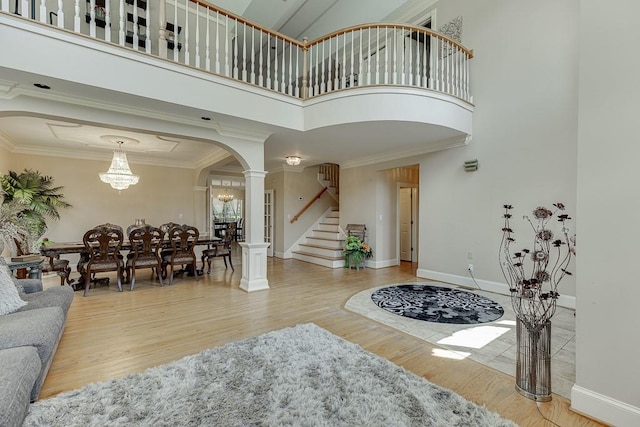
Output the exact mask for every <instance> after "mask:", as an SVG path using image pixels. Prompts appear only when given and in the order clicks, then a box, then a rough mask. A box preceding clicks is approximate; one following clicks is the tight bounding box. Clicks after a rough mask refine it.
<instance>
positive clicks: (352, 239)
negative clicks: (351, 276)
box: [343, 236, 373, 269]
mask: <svg viewBox="0 0 640 427" xmlns="http://www.w3.org/2000/svg"><path fill="white" fill-rule="evenodd" d="M343 251H344V267H345V268H355V269H360V267H363V268H364V261H365V259H368V258H371V257H372V256H373V249H371V246H369V245H368V244H366V243H364V242H363V241H362V240H360V238H359V237H357V236H349V237H347V241H346V242H345V244H344V247H343Z"/></svg>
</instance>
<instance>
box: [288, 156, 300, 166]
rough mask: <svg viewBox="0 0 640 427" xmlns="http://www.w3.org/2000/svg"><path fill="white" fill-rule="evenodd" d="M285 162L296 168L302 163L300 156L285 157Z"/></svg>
mask: <svg viewBox="0 0 640 427" xmlns="http://www.w3.org/2000/svg"><path fill="white" fill-rule="evenodd" d="M285 160H286V161H287V164H288V165H289V166H298V165H299V164H300V162H301V161H302V159H301V158H300V156H287V157H286V159H285Z"/></svg>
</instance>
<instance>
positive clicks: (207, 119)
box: [200, 116, 211, 121]
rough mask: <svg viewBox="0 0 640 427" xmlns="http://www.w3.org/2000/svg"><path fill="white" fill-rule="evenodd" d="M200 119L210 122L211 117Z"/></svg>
mask: <svg viewBox="0 0 640 427" xmlns="http://www.w3.org/2000/svg"><path fill="white" fill-rule="evenodd" d="M200 118H201V119H202V120H205V121H209V120H211V117H206V116H202V117H200Z"/></svg>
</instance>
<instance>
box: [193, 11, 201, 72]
mask: <svg viewBox="0 0 640 427" xmlns="http://www.w3.org/2000/svg"><path fill="white" fill-rule="evenodd" d="M194 56H195V58H194V60H195V66H196V68H200V6H199V5H198V4H196V53H195V54H194Z"/></svg>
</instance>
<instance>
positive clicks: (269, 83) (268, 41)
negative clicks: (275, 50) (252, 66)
mask: <svg viewBox="0 0 640 427" xmlns="http://www.w3.org/2000/svg"><path fill="white" fill-rule="evenodd" d="M265 87H267V88H269V89H271V34H269V33H267V83H266V86H265Z"/></svg>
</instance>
